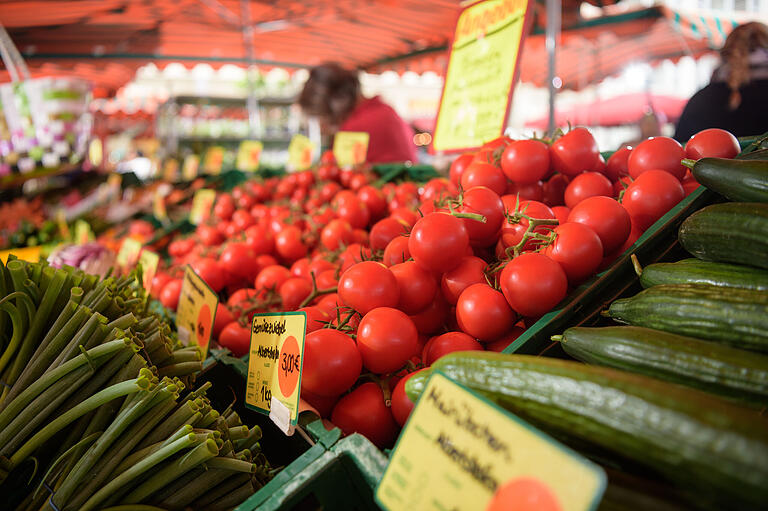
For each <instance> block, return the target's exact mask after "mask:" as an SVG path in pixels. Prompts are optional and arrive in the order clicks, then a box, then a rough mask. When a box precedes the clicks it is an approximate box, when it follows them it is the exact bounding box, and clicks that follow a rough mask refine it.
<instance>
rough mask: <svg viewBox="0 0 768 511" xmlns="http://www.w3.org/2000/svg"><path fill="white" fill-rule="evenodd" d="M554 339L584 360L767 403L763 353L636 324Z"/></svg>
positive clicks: (572, 331) (569, 332) (575, 331)
mask: <svg viewBox="0 0 768 511" xmlns="http://www.w3.org/2000/svg"><path fill="white" fill-rule="evenodd" d="M555 337H557V340H560V341H561V343H562V347H563V349H564V350H565V352H566V353H568V354H569V355H570V356H572V357H573V358H575V359H576V360H581V361H582V362H586V363H588V364H597V365H602V366H608V367H613V368H615V369H624V370H626V371H632V372H635V373H639V374H644V375H646V376H652V377H654V378H659V379H660V380H665V381H670V382H673V383H680V384H682V385H686V386H688V387H694V388H698V389H701V390H704V391H707V392H710V393H712V394H718V395H721V396H724V397H727V398H729V399H732V400H737V401H741V402H744V403H747V404H749V405H752V406H765V405H768V356H765V355H758V354H757V353H750V352H748V351H744V350H740V349H738V348H731V347H730V346H724V345H722V344H718V343H714V342H708V341H702V340H699V339H694V338H692V337H684V336H682V335H677V334H670V333H668V332H662V331H661V330H652V329H650V328H642V327H637V326H609V327H603V328H581V327H575V328H569V329H568V330H566V331H565V333H564V334H563V335H562V336H555ZM555 337H553V339H555Z"/></svg>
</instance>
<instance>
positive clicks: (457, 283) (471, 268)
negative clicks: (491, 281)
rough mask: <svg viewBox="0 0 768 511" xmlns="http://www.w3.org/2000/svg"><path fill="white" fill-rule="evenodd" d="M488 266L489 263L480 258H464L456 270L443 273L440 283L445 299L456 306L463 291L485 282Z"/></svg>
mask: <svg viewBox="0 0 768 511" xmlns="http://www.w3.org/2000/svg"><path fill="white" fill-rule="evenodd" d="M486 266H488V265H487V263H486V262H485V261H483V260H482V259H480V258H479V257H475V256H465V257H464V258H462V259H461V261H460V262H459V265H458V266H457V267H456V268H454V269H452V270H450V271H447V272H445V273H443V276H442V279H441V281H440V287H441V289H442V292H443V297H445V299H446V300H448V302H449V303H452V304H454V305H455V304H456V302H457V301H458V300H459V295H461V292H462V291H464V290H465V289H466V288H468V287H469V286H471V285H472V284H481V283H483V282H485V267H486Z"/></svg>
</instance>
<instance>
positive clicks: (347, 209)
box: [336, 195, 371, 229]
mask: <svg viewBox="0 0 768 511" xmlns="http://www.w3.org/2000/svg"><path fill="white" fill-rule="evenodd" d="M336 216H337V217H339V218H341V219H342V220H346V221H347V222H349V225H351V226H352V227H353V228H355V229H362V228H363V227H365V226H367V225H368V222H369V221H370V220H371V214H370V213H369V212H368V207H367V206H366V205H365V202H363V201H361V200H360V199H358V198H357V196H354V195H353V196H352V199H350V200H347V201H343V202H341V203H340V204H339V205H338V206H337V207H336Z"/></svg>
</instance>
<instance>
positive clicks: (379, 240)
mask: <svg viewBox="0 0 768 511" xmlns="http://www.w3.org/2000/svg"><path fill="white" fill-rule="evenodd" d="M407 232H408V227H407V226H406V225H405V223H404V222H402V221H400V220H397V219H395V218H392V217H387V218H382V219H381V220H379V221H378V222H376V223H375V224H373V227H371V234H370V243H371V249H373V250H384V249H385V248H387V245H389V242H390V241H392V240H393V239H395V237H397V236H400V235H401V234H405V233H407Z"/></svg>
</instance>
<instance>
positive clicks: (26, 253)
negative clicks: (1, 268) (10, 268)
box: [0, 247, 41, 264]
mask: <svg viewBox="0 0 768 511" xmlns="http://www.w3.org/2000/svg"><path fill="white" fill-rule="evenodd" d="M40 249H41V247H23V248H12V249H9V250H0V261H2V262H3V264H6V263H7V262H8V256H9V255H11V254H13V255H15V256H16V257H18V258H19V259H21V260H22V261H27V262H30V263H36V262H38V261H39V260H40Z"/></svg>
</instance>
